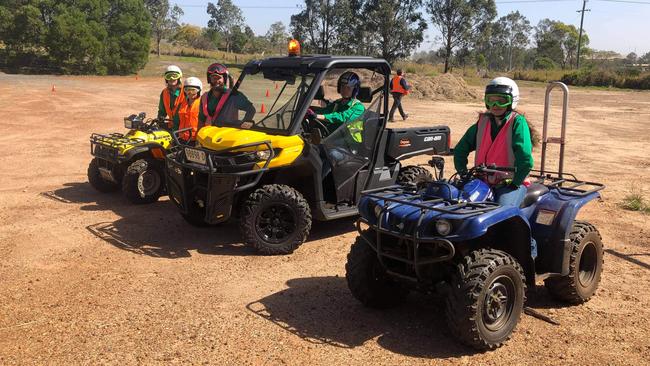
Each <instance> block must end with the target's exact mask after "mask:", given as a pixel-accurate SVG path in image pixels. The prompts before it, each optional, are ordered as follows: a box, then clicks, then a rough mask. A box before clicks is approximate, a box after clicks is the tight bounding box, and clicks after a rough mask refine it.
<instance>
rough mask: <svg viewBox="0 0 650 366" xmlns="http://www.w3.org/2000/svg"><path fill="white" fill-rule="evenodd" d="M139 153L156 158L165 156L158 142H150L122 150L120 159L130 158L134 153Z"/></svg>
mask: <svg viewBox="0 0 650 366" xmlns="http://www.w3.org/2000/svg"><path fill="white" fill-rule="evenodd" d="M140 154H147V155H149V156H152V157H154V158H156V159H164V157H165V151H164V148H163V147H162V146H161V145H160V144H158V143H155V142H151V143H146V144H143V145H137V146H133V147H132V148H130V149H128V150H126V151H124V154H123V155H122V159H124V160H131V159H133V158H134V157H135V156H136V155H140Z"/></svg>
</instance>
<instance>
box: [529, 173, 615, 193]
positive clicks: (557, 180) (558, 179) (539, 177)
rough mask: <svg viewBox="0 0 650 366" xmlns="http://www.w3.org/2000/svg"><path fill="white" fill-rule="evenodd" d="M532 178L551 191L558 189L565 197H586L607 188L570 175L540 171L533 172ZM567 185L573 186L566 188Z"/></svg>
mask: <svg viewBox="0 0 650 366" xmlns="http://www.w3.org/2000/svg"><path fill="white" fill-rule="evenodd" d="M531 173H537V174H530V177H531V178H536V180H535V182H534V183H539V184H543V185H545V186H546V187H548V188H549V189H556V190H558V192H560V193H561V194H563V195H566V196H573V197H584V196H588V195H590V194H592V193H596V192H598V191H600V190H602V189H604V188H605V185H604V184H602V183H595V182H587V181H582V180H579V179H578V178H576V176H575V175H573V174H570V173H560V172H542V171H541V170H538V169H533V170H531ZM565 184H571V185H569V186H565Z"/></svg>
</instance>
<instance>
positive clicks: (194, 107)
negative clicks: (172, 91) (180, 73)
mask: <svg viewBox="0 0 650 366" xmlns="http://www.w3.org/2000/svg"><path fill="white" fill-rule="evenodd" d="M201 89H203V83H202V82H201V80H200V79H199V78H197V77H194V76H191V77H189V78H187V79H185V86H184V87H183V93H184V94H185V95H184V96H183V97H184V98H185V102H184V104H183V106H182V107H181V109H180V111H179V112H178V116H179V119H180V123H179V126H178V130H179V133H178V139H179V140H180V142H181V143H183V144H188V143H190V142H192V141H195V140H196V133H197V131H198V125H199V110H200V104H201V99H200V96H201ZM186 129H188V130H186Z"/></svg>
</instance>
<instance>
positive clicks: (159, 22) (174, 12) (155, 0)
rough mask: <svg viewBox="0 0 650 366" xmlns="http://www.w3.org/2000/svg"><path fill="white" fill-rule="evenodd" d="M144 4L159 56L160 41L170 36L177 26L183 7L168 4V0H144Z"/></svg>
mask: <svg viewBox="0 0 650 366" xmlns="http://www.w3.org/2000/svg"><path fill="white" fill-rule="evenodd" d="M145 6H146V8H147V11H149V15H150V16H151V32H152V33H153V36H154V39H155V40H156V52H157V53H158V57H160V42H161V41H162V40H163V39H171V38H172V36H173V35H174V32H175V31H176V30H177V29H178V27H179V24H178V20H179V19H180V17H181V16H182V15H183V9H181V8H180V7H179V6H178V5H174V6H170V4H169V0H145Z"/></svg>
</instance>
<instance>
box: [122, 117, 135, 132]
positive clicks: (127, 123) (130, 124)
mask: <svg viewBox="0 0 650 366" xmlns="http://www.w3.org/2000/svg"><path fill="white" fill-rule="evenodd" d="M124 128H128V129H129V130H130V129H132V128H133V121H132V120H131V119H129V117H125V118H124Z"/></svg>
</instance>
